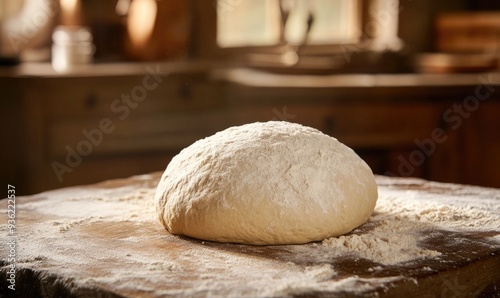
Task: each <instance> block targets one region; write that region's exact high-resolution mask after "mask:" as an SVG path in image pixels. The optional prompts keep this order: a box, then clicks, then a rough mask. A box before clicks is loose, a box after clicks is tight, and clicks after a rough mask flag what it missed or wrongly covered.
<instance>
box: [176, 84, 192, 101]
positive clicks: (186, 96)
mask: <svg viewBox="0 0 500 298" xmlns="http://www.w3.org/2000/svg"><path fill="white" fill-rule="evenodd" d="M179 97H180V98H181V99H182V100H190V99H191V98H192V97H193V92H192V90H191V85H190V84H189V83H188V82H186V83H184V84H182V85H181V86H179Z"/></svg>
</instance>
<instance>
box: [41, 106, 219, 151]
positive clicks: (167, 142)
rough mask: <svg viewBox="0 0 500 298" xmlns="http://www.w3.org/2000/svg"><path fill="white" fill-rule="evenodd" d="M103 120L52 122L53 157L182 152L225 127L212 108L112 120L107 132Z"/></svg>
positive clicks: (49, 128)
mask: <svg viewBox="0 0 500 298" xmlns="http://www.w3.org/2000/svg"><path fill="white" fill-rule="evenodd" d="M103 119H104V118H92V119H82V120H78V119H77V120H74V121H70V122H68V121H58V122H54V123H52V125H50V126H49V127H48V132H47V133H48V135H47V140H48V151H49V155H50V157H51V158H55V159H60V158H62V157H64V156H66V154H68V146H69V147H70V148H71V149H72V150H75V151H78V150H79V151H82V152H83V153H84V154H81V155H86V154H85V153H86V152H87V151H90V153H89V155H90V154H92V155H93V156H99V155H114V154H137V153H148V152H162V151H163V152H164V151H179V150H181V149H182V148H184V147H186V146H188V145H190V144H191V143H193V142H194V141H196V140H198V139H200V138H203V137H206V136H208V135H211V134H213V133H215V132H217V131H219V130H221V129H223V128H225V125H226V122H225V121H224V118H223V115H222V114H221V111H220V110H213V109H212V110H208V109H207V110H199V111H190V112H172V113H155V114H152V115H148V116H146V117H131V118H129V119H125V120H123V121H122V120H120V119H116V120H111V119H110V121H108V122H107V124H108V125H106V129H101V128H100V125H101V121H103ZM105 121H106V120H105ZM84 143H85V144H84ZM79 146H80V147H81V148H80V149H79ZM88 147H91V148H88Z"/></svg>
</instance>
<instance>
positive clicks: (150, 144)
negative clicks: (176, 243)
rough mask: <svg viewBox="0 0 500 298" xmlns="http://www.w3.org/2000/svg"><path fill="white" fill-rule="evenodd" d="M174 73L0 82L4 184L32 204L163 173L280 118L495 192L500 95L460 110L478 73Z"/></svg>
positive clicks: (380, 157) (388, 160)
mask: <svg viewBox="0 0 500 298" xmlns="http://www.w3.org/2000/svg"><path fill="white" fill-rule="evenodd" d="M169 72H170V71H166V70H162V71H161V72H160V74H159V75H157V76H156V77H151V76H149V77H148V72H147V71H143V72H141V71H130V72H124V73H117V72H111V73H110V72H109V71H108V72H105V73H104V74H103V73H102V72H98V73H97V74H92V73H86V74H84V75H82V74H78V75H74V74H73V75H60V74H52V75H45V76H44V75H18V76H12V77H6V76H4V77H1V76H0V87H1V90H2V92H3V94H2V101H1V102H0V105H1V107H2V109H1V112H2V121H3V129H2V135H1V136H2V140H3V142H4V144H5V145H4V148H3V150H2V155H1V159H2V164H3V168H2V174H3V175H4V176H5V177H6V178H7V180H8V183H12V184H16V185H17V186H18V188H19V193H20V194H27V193H34V192H39V191H43V190H47V189H52V188H60V187H63V186H68V185H75V184H86V183H93V182H97V181H100V180H104V179H110V178H117V177H126V176H130V175H134V174H142V173H147V172H151V171H161V170H163V169H164V168H165V167H166V165H167V164H168V162H169V160H170V158H171V157H173V156H174V155H175V154H177V153H178V152H179V151H180V150H181V149H182V148H184V147H186V146H188V145H190V144H191V143H193V142H194V141H196V140H198V139H200V138H203V137H206V136H208V135H211V134H213V133H215V132H217V131H219V130H222V129H224V128H227V127H229V126H233V125H240V124H244V123H249V122H254V121H268V120H285V121H292V122H298V123H301V124H304V125H308V126H312V127H316V128H318V129H320V130H321V131H323V132H325V133H327V134H329V135H332V136H334V137H336V138H337V139H339V140H340V141H341V142H343V143H345V144H346V145H348V146H350V147H351V148H353V149H354V150H355V151H356V152H357V153H358V154H359V155H360V156H361V157H362V158H363V159H364V160H366V161H367V163H368V164H369V165H370V166H371V168H372V169H373V171H374V172H375V173H377V174H386V175H395V176H416V177H422V178H426V179H431V180H437V181H444V182H456V183H468V184H477V185H484V186H494V187H500V157H499V155H498V152H500V137H499V136H500V134H499V133H498V132H497V131H496V130H497V127H499V124H500V120H499V115H500V92H497V91H496V90H494V92H491V94H490V96H489V98H487V99H486V100H482V101H478V104H477V107H475V109H474V111H470V112H469V113H468V114H467V117H465V116H463V115H461V114H460V113H459V112H460V111H459V110H456V109H457V108H456V107H457V106H460V105H463V104H464V102H465V100H466V98H467V97H468V96H471V95H474V94H475V92H476V88H477V86H478V83H477V75H451V76H450V75H448V76H446V75H442V76H431V77H429V76H426V75H386V76H384V75H373V76H367V75H349V76H338V75H337V76H318V77H314V76H287V75H269V74H263V73H261V72H250V73H249V75H248V76H246V77H241V76H240V77H239V79H234V78H235V76H231V73H232V70H225V71H223V72H222V73H223V74H225V75H221V74H220V72H215V74H214V72H212V71H211V70H210V69H208V70H204V71H194V72H193V71H190V72H182V71H180V72H179V71H178V72H173V74H168V73H169ZM0 75H1V73H0ZM236 77H237V76H236ZM464 115H465V114H464ZM458 124H459V125H458Z"/></svg>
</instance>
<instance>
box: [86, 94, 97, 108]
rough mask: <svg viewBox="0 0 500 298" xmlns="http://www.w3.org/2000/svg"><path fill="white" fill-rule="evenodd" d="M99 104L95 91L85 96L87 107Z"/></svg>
mask: <svg viewBox="0 0 500 298" xmlns="http://www.w3.org/2000/svg"><path fill="white" fill-rule="evenodd" d="M96 106H97V96H96V95H95V94H93V93H90V94H88V95H87V97H86V98H85V107H86V108H87V109H89V110H92V109H94V108H95V107H96Z"/></svg>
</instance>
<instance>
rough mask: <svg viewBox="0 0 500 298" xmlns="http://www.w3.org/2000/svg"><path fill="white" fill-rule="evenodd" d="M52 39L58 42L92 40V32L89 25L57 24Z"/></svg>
mask: <svg viewBox="0 0 500 298" xmlns="http://www.w3.org/2000/svg"><path fill="white" fill-rule="evenodd" d="M52 40H53V41H54V42H58V43H66V42H68V43H71V42H92V33H91V32H90V28H88V27H80V26H57V27H56V28H55V29H54V33H52Z"/></svg>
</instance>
